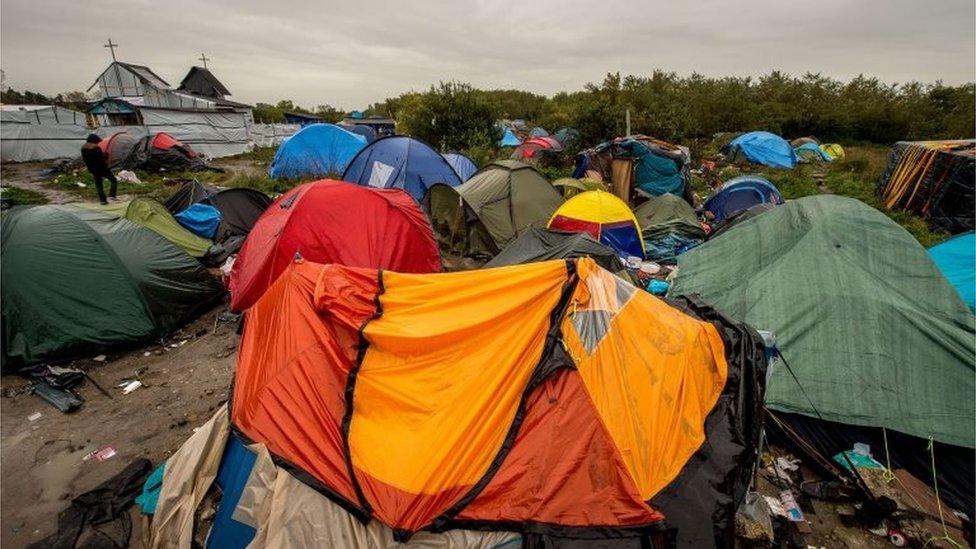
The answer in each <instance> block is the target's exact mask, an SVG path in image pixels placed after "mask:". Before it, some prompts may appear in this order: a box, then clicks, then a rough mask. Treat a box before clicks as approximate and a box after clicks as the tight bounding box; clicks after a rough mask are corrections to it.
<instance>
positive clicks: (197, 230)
mask: <svg viewBox="0 0 976 549" xmlns="http://www.w3.org/2000/svg"><path fill="white" fill-rule="evenodd" d="M173 217H175V218H176V221H177V222H179V224H180V225H183V227H185V228H186V230H188V231H190V232H191V233H193V234H196V235H199V236H202V237H204V238H210V239H213V237H214V235H215V234H217V229H218V228H219V227H220V220H221V216H220V210H218V209H217V208H214V207H213V206H211V205H209V204H202V203H200V202H197V203H196V204H192V205H190V207H189V208H187V209H185V210H183V211H182V212H180V213H178V214H176V215H174V216H173Z"/></svg>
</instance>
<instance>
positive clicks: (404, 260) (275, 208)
mask: <svg viewBox="0 0 976 549" xmlns="http://www.w3.org/2000/svg"><path fill="white" fill-rule="evenodd" d="M296 253H298V254H301V256H302V257H303V258H305V259H307V260H309V261H314V262H316V263H339V264H342V265H348V266H351V267H371V268H376V269H389V270H392V271H397V272H404V273H432V272H437V271H440V270H441V262H440V256H439V255H438V252H437V244H436V242H435V240H434V234H433V231H432V230H431V228H430V223H429V222H428V221H427V217H426V216H425V215H424V213H423V211H421V209H420V207H419V206H417V203H416V202H415V201H414V200H413V198H411V197H410V195H409V194H407V193H405V192H403V191H400V190H386V189H372V188H369V187H361V186H359V185H353V184H350V183H344V182H341V181H332V180H328V179H323V180H321V181H314V182H312V183H306V184H304V185H301V186H299V187H295V188H294V189H292V190H290V191H288V192H287V193H285V194H284V195H282V196H281V197H279V198H278V199H277V200H275V202H274V203H272V204H271V206H269V207H268V209H267V210H266V211H265V212H264V214H263V215H262V216H261V218H260V219H258V222H257V223H256V224H255V225H254V228H253V229H252V230H251V233H250V234H249V235H248V237H247V240H246V241H245V242H244V246H243V247H242V248H241V252H240V255H238V257H237V261H236V262H235V263H234V268H233V270H232V272H231V278H230V294H231V309H233V310H235V311H242V310H244V309H247V308H248V307H250V306H251V305H252V304H254V302H255V301H257V300H258V299H259V298H260V297H261V296H262V295H263V294H264V292H265V290H267V289H268V287H269V286H271V284H272V283H273V282H274V281H275V280H276V279H277V278H278V275H280V274H281V272H282V271H284V270H285V267H287V266H288V264H289V263H291V262H292V259H293V258H294V256H295V254H296Z"/></svg>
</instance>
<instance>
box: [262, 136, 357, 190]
mask: <svg viewBox="0 0 976 549" xmlns="http://www.w3.org/2000/svg"><path fill="white" fill-rule="evenodd" d="M365 146H366V138H365V137H363V136H361V135H357V134H355V133H352V132H350V131H347V130H346V129H344V128H341V127H339V126H336V125H335V124H311V125H308V126H305V127H304V128H302V129H301V130H300V131H299V132H298V133H296V134H295V135H293V136H291V137H290V138H289V139H288V140H287V141H285V142H284V143H282V145H281V146H280V147H278V151H277V152H276V153H275V157H274V160H272V161H271V166H270V167H269V168H268V174H269V175H270V176H271V177H272V178H274V179H284V178H287V179H297V178H300V177H327V176H333V177H339V176H340V175H341V174H342V173H343V172H344V171H345V170H346V166H347V165H349V162H350V161H351V160H352V159H353V157H354V156H356V153H358V152H359V151H360V150H362V148H363V147H365Z"/></svg>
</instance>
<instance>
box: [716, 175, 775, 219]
mask: <svg viewBox="0 0 976 549" xmlns="http://www.w3.org/2000/svg"><path fill="white" fill-rule="evenodd" d="M783 202H784V200H783V196H782V195H780V194H779V189H777V188H776V186H775V185H773V184H772V183H771V182H770V181H769V180H768V179H766V178H765V177H761V176H758V175H740V176H739V177H734V178H732V179H729V180H728V181H726V182H725V183H723V184H722V186H721V187H719V188H718V189H717V190H716V191H715V194H714V195H712V196H711V197H710V198H709V199H708V200H706V201H705V205H704V208H705V210H706V211H708V212H711V213H712V214H713V215H714V220H715V221H716V222H721V221H724V220H726V219H728V218H729V217H732V216H733V215H735V214H737V213H739V212H741V211H744V210H748V209H749V208H752V207H753V206H757V205H759V204H774V205H775V204H782V203H783Z"/></svg>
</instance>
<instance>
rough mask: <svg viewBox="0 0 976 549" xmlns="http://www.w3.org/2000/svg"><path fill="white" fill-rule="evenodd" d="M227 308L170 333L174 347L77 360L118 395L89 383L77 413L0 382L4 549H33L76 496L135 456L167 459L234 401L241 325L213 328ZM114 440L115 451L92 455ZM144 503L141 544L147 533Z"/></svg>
mask: <svg viewBox="0 0 976 549" xmlns="http://www.w3.org/2000/svg"><path fill="white" fill-rule="evenodd" d="M223 310H224V308H223V307H222V306H221V307H218V308H216V309H214V310H212V311H211V312H209V313H207V314H205V315H203V316H202V317H201V318H200V319H198V320H197V321H196V322H194V323H192V324H190V325H189V326H187V327H185V328H184V329H183V330H181V331H180V332H178V333H177V334H175V335H174V336H173V337H171V338H169V339H167V340H166V344H167V347H166V349H168V350H164V348H163V347H162V346H160V345H159V344H156V345H150V346H145V347H137V348H134V349H132V350H130V351H128V352H125V353H121V354H120V353H111V354H109V355H108V360H107V361H106V362H104V363H101V362H96V361H94V360H92V357H94V356H96V355H97V354H98V353H92V354H91V356H90V357H85V358H82V359H80V360H78V361H76V362H75V363H74V364H73V366H74V367H77V368H81V369H84V370H86V371H87V372H88V374H89V375H90V376H91V377H92V378H93V379H94V380H95V381H96V382H98V384H99V385H100V386H101V387H103V388H104V389H105V390H106V391H108V392H109V394H111V395H112V398H111V399H109V398H108V397H106V396H105V395H103V394H101V393H100V392H99V391H98V389H96V388H95V386H94V385H92V383H91V382H90V381H86V382H84V384H82V386H81V387H80V389H79V391H78V392H79V393H80V394H81V396H83V397H84V398H85V401H86V402H85V404H84V406H83V407H82V408H81V409H80V410H78V411H77V412H75V413H72V414H62V413H60V412H58V411H57V410H55V409H54V408H53V407H51V406H49V405H48V404H46V403H45V402H44V401H42V400H41V399H40V398H39V397H37V396H36V395H33V394H30V393H28V392H26V388H27V380H25V379H22V378H19V377H17V376H9V375H8V376H4V377H3V378H0V382H2V387H3V390H2V395H3V398H0V408H2V414H0V483H2V485H3V492H2V494H3V501H2V505H0V525H2V526H0V546H3V547H24V546H26V545H27V544H29V543H31V542H33V541H37V540H39V539H41V538H43V537H44V536H47V535H48V534H50V533H52V532H53V531H54V530H55V529H56V528H57V515H58V512H59V511H61V510H62V509H64V508H65V507H67V506H68V504H69V502H70V500H71V499H72V498H74V497H76V496H78V495H79V494H82V493H84V492H86V491H88V490H91V489H93V488H94V487H96V486H97V485H98V484H100V483H101V482H104V481H105V480H107V479H108V478H110V477H111V476H112V475H114V474H116V473H118V472H119V471H121V470H122V469H123V468H124V467H125V466H126V465H127V464H128V463H129V462H130V461H132V460H133V459H135V458H138V457H145V458H148V459H149V460H151V461H152V463H153V465H154V466H155V465H158V464H159V463H160V462H161V461H163V460H165V459H166V458H167V457H168V456H169V455H170V454H171V453H172V452H173V451H175V450H176V449H177V448H179V447H180V445H181V444H182V443H183V441H184V440H186V438H187V437H189V436H190V434H192V432H193V429H194V428H195V427H197V426H199V425H201V424H203V423H204V422H205V421H206V420H207V419H208V418H209V417H210V416H211V415H212V414H213V411H214V410H215V409H216V408H217V407H218V406H219V405H220V404H221V403H222V402H224V401H225V400H226V399H227V391H228V387H229V386H230V380H231V377H232V372H233V368H234V361H235V357H236V352H235V348H236V343H237V341H236V335H235V334H234V331H235V329H236V325H235V324H221V325H219V326H217V327H216V329H214V323H215V318H216V316H217V315H218V314H219V313H220V312H222V311H223ZM170 345H176V347H175V348H174V347H170ZM146 352H148V353H149V356H145V353H146ZM131 379H139V380H140V381H141V382H142V383H143V384H144V386H143V387H141V388H139V389H136V390H135V391H133V392H132V393H129V394H128V395H123V394H122V389H120V388H119V387H117V385H119V384H120V383H122V382H123V381H125V380H131ZM37 413H40V417H39V418H38V417H37ZM30 418H33V421H31V419H30ZM107 446H111V447H112V448H113V449H114V450H115V452H116V455H115V456H113V457H111V458H109V459H106V460H105V461H98V460H97V459H95V458H89V459H84V458H85V456H86V455H87V454H89V453H90V452H92V451H94V450H100V449H102V448H105V447H107ZM136 509H137V507H133V508H132V510H131V516H132V517H133V519H134V520H133V521H132V522H133V534H132V537H131V538H130V546H132V547H138V546H139V540H140V539H141V532H140V521H139V518H138V514H137V511H136Z"/></svg>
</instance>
